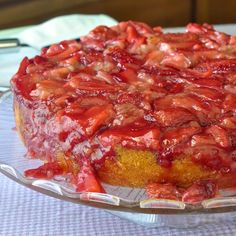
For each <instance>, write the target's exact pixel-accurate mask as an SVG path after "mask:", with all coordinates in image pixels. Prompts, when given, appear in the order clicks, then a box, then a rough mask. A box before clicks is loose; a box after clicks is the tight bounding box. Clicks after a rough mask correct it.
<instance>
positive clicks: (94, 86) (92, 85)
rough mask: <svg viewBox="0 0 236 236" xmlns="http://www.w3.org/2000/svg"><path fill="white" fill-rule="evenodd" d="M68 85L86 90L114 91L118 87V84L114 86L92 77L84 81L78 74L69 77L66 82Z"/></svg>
mask: <svg viewBox="0 0 236 236" xmlns="http://www.w3.org/2000/svg"><path fill="white" fill-rule="evenodd" d="M68 85H70V86H71V87H72V88H74V89H78V90H82V91H88V92H93V91H94V92H98V93H101V92H114V91H117V89H118V88H119V87H118V86H114V85H111V84H107V83H105V82H103V81H100V80H96V79H93V80H92V81H84V80H82V79H81V78H80V77H79V76H75V77H73V78H71V80H70V81H69V82H68Z"/></svg>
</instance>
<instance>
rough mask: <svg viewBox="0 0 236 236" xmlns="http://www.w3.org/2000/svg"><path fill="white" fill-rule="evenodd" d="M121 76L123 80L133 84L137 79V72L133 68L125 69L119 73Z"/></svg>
mask: <svg viewBox="0 0 236 236" xmlns="http://www.w3.org/2000/svg"><path fill="white" fill-rule="evenodd" d="M119 77H120V78H121V79H122V82H125V83H129V84H132V83H134V82H136V81H137V73H136V71H135V70H133V69H129V68H127V69H124V70H123V71H121V72H120V73H119Z"/></svg>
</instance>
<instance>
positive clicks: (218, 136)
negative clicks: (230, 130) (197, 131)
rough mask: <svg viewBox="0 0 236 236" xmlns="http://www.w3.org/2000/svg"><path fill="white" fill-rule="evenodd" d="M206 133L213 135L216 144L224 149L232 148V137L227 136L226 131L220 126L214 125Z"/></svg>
mask: <svg viewBox="0 0 236 236" xmlns="http://www.w3.org/2000/svg"><path fill="white" fill-rule="evenodd" d="M206 133H208V134H211V135H212V136H213V138H214V139H215V142H216V143H217V144H219V145H220V146H221V147H223V148H229V147H231V141H230V137H229V135H228V134H227V132H226V130H225V129H223V128H221V127H220V126H218V125H212V126H211V127H209V128H207V130H206Z"/></svg>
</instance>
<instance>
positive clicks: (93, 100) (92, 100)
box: [80, 96, 108, 107]
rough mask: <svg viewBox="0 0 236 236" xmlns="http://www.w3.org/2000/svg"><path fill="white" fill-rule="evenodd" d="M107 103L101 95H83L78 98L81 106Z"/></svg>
mask: <svg viewBox="0 0 236 236" xmlns="http://www.w3.org/2000/svg"><path fill="white" fill-rule="evenodd" d="M107 104H108V100H107V99H106V98H105V97H103V96H96V97H91V96H83V97H82V98H81V100H80V106H81V107H91V106H104V105H107Z"/></svg>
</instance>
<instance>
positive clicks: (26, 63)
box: [14, 57, 32, 77]
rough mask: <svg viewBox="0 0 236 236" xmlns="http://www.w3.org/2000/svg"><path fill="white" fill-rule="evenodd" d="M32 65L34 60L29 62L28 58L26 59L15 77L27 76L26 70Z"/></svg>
mask: <svg viewBox="0 0 236 236" xmlns="http://www.w3.org/2000/svg"><path fill="white" fill-rule="evenodd" d="M31 63H32V60H29V59H28V57H24V59H23V60H22V61H21V63H20V67H19V69H18V71H17V73H16V75H15V76H17V77H18V76H22V75H25V74H26V69H27V67H28V65H30V64H31ZM15 76H14V77H15Z"/></svg>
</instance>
